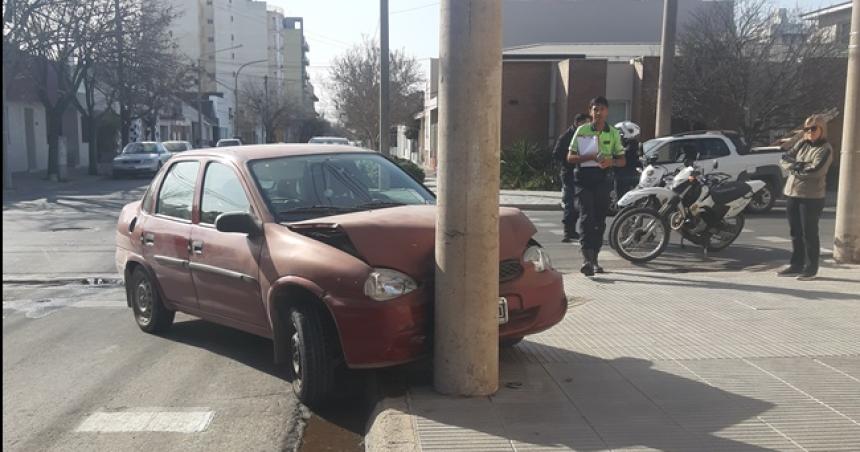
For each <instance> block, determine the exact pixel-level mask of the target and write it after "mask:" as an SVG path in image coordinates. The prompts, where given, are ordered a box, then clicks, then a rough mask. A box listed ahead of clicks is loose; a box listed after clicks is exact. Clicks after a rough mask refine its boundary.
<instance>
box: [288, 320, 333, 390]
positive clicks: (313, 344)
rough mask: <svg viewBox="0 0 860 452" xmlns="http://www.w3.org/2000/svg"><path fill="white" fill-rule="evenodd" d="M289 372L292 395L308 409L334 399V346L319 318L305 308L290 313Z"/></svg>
mask: <svg viewBox="0 0 860 452" xmlns="http://www.w3.org/2000/svg"><path fill="white" fill-rule="evenodd" d="M289 338H290V339H289V340H290V353H291V360H290V371H291V373H292V377H293V391H294V392H295V393H296V396H297V397H298V398H299V400H300V401H301V402H302V403H304V404H305V405H311V406H313V405H319V404H321V403H324V402H326V401H328V400H329V399H331V398H332V396H333V391H334V382H335V359H334V350H335V344H333V343H332V342H331V339H330V335H328V334H326V332H325V327H324V325H323V319H322V318H321V316H320V314H319V313H318V312H317V311H316V310H314V309H312V308H311V307H309V306H306V305H300V306H294V307H293V308H291V309H290V331H289Z"/></svg>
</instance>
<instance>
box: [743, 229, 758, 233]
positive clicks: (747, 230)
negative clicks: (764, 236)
mask: <svg viewBox="0 0 860 452" xmlns="http://www.w3.org/2000/svg"><path fill="white" fill-rule="evenodd" d="M741 232H746V233H750V232H755V229H747V228H744V229H743V231H741Z"/></svg>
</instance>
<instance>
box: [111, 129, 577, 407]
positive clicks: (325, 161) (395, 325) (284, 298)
mask: <svg viewBox="0 0 860 452" xmlns="http://www.w3.org/2000/svg"><path fill="white" fill-rule="evenodd" d="M499 223H500V224H499V226H500V228H499V230H500V237H499V239H500V242H499V243H500V253H499V254H500V263H499V265H500V271H499V292H498V294H499V296H500V300H499V307H500V309H499V338H500V341H501V342H502V344H503V345H507V344H513V343H516V342H517V341H519V340H521V339H522V337H523V336H526V335H528V334H533V333H537V332H539V331H542V330H545V329H547V328H549V327H551V326H553V325H555V324H556V323H558V322H559V321H560V320H561V319H562V318H563V316H564V314H565V312H566V311H567V302H566V297H565V294H564V290H563V287H562V280H561V274H559V273H558V272H557V271H555V270H554V269H553V268H552V264H551V262H550V260H549V257H548V255H547V253H546V252H545V251H544V249H543V248H542V247H541V245H540V244H539V243H537V242H536V241H535V240H534V237H533V236H534V234H535V232H536V229H535V227H534V225H533V224H532V223H531V222H530V221H529V219H528V218H527V217H526V216H525V215H524V214H523V213H522V212H520V211H519V210H517V209H512V208H503V209H500V211H499ZM435 225H436V206H435V198H434V195H433V193H432V192H430V191H429V190H428V189H427V188H425V187H424V186H423V185H421V184H419V183H418V182H416V181H415V180H414V179H412V178H411V177H409V175H407V174H406V173H405V172H404V171H403V170H402V169H400V168H399V167H398V166H397V165H395V164H394V163H392V162H391V161H389V160H387V159H385V158H384V157H383V156H381V155H379V154H377V153H376V152H373V151H369V150H364V149H357V148H353V147H345V146H331V145H308V144H303V145H302V144H299V145H296V144H293V145H280V146H273V145H268V146H244V147H241V148H235V149H231V150H229V151H228V152H219V151H215V150H212V149H207V150H194V151H189V152H185V153H182V154H180V155H177V156H176V157H174V158H173V159H171V160H170V162H169V163H168V165H167V166H166V167H165V168H164V169H162V171H161V172H160V173H159V175H158V176H157V177H156V178H155V179H154V180H153V182H152V183H151V184H150V186H149V189H148V190H147V191H146V193H145V194H144V196H143V199H142V200H140V201H137V202H133V203H131V204H128V205H126V206H125V207H124V208H123V209H122V213H121V214H120V216H119V220H118V223H117V243H116V265H117V269H118V270H119V271H120V273H122V274H123V275H124V277H125V285H126V296H127V302H128V306H129V307H131V308H132V310H133V313H134V318H135V320H136V322H137V324H138V326H139V327H140V328H141V329H142V330H143V331H145V332H148V333H159V332H162V331H165V330H167V329H168V328H169V327H170V325H171V324H172V322H173V319H174V313H175V312H176V311H182V312H185V313H188V314H191V315H194V316H198V317H201V318H203V319H206V320H209V321H212V322H214V323H220V324H223V325H227V326H230V327H234V328H237V329H240V330H243V331H246V332H249V333H252V334H256V335H259V336H262V337H265V338H270V339H272V340H273V342H274V355H275V361H276V362H277V363H288V364H289V366H288V368H289V370H290V371H291V373H292V374H293V387H294V390H295V392H296V393H297V394H298V396H299V398H300V399H301V400H302V401H304V402H305V403H315V402H319V401H321V400H324V399H325V398H327V397H328V396H329V395H331V394H332V391H333V389H334V388H335V386H336V384H337V383H336V377H337V378H339V377H338V376H339V375H342V372H343V371H344V370H345V369H365V368H378V367H385V366H392V365H396V364H400V363H405V362H409V361H412V360H415V359H418V358H419V357H422V356H425V355H427V354H428V353H430V352H431V351H432V349H433V347H432V339H431V338H432V332H433V326H432V321H433V314H432V312H433V309H432V307H433V279H434V271H435V264H434V258H433V256H434V244H435Z"/></svg>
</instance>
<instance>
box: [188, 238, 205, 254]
mask: <svg viewBox="0 0 860 452" xmlns="http://www.w3.org/2000/svg"><path fill="white" fill-rule="evenodd" d="M191 252H192V253H194V254H203V240H194V241H193V242H191Z"/></svg>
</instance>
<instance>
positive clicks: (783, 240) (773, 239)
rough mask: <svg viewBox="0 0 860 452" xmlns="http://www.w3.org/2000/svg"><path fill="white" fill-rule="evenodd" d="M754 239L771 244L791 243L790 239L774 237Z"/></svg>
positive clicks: (767, 236) (765, 236)
mask: <svg viewBox="0 0 860 452" xmlns="http://www.w3.org/2000/svg"><path fill="white" fill-rule="evenodd" d="M756 239H758V240H761V241H764V242H771V243H791V239H787V238H785V237H774V236H770V235H763V236H759V237H756Z"/></svg>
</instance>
